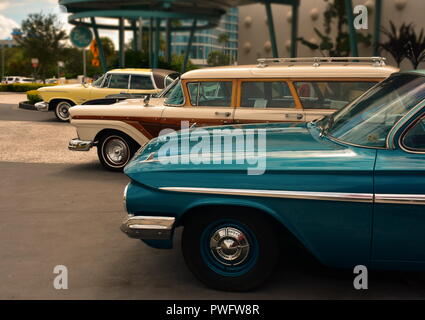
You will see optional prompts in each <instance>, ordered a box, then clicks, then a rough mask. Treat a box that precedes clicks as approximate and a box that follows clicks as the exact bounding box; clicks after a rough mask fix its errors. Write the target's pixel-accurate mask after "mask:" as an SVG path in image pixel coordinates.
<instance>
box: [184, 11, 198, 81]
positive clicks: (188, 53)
mask: <svg viewBox="0 0 425 320" xmlns="http://www.w3.org/2000/svg"><path fill="white" fill-rule="evenodd" d="M196 23H197V21H196V19H195V20H193V23H192V28H190V34H189V40H188V41H187V48H186V53H185V55H184V60H183V65H182V73H184V72H186V68H187V62H188V61H189V55H190V50H191V49H192V41H193V36H194V34H195V29H196Z"/></svg>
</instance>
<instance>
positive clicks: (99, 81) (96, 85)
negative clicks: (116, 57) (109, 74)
mask: <svg viewBox="0 0 425 320" xmlns="http://www.w3.org/2000/svg"><path fill="white" fill-rule="evenodd" d="M103 79H105V74H104V75H103V76H101V77H100V78H99V79H97V80H96V81H94V82H93V87H98V88H99V87H100V86H101V85H102V82H103Z"/></svg>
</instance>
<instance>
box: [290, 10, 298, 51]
mask: <svg viewBox="0 0 425 320" xmlns="http://www.w3.org/2000/svg"><path fill="white" fill-rule="evenodd" d="M298 8H299V6H298V4H294V5H292V22H291V58H295V57H296V56H297V36H298Z"/></svg>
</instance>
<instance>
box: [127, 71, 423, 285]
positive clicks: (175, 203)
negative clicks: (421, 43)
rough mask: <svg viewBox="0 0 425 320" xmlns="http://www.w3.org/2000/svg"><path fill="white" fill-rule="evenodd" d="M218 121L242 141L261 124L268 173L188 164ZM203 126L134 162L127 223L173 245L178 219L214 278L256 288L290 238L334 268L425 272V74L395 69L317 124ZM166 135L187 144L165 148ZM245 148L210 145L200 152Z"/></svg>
mask: <svg viewBox="0 0 425 320" xmlns="http://www.w3.org/2000/svg"><path fill="white" fill-rule="evenodd" d="M217 129H220V130H225V129H227V131H226V132H232V134H233V136H232V139H234V141H238V139H240V138H246V139H247V138H248V137H247V135H248V132H250V130H251V131H252V130H254V131H255V130H256V131H257V132H260V131H261V132H263V133H264V135H265V136H264V138H265V139H264V140H265V141H266V148H265V149H264V152H261V153H259V154H257V156H258V158H257V160H259V161H260V160H261V161H262V163H265V164H266V166H265V169H264V170H263V172H257V174H249V173H248V171H249V169H250V166H252V164H250V163H249V161H245V162H243V161H227V162H225V163H220V164H217V163H215V162H214V161H188V160H192V157H191V155H189V153H190V152H192V153H193V152H194V151H193V147H195V145H196V143H197V141H200V138H202V136H203V135H204V136H207V135H211V134H212V133H213V132H214V130H216V131H217ZM196 130H198V129H197V128H191V129H190V130H187V131H185V132H184V133H181V132H179V133H169V134H168V135H163V136H160V137H158V138H156V139H154V140H152V141H151V142H149V143H148V144H147V145H145V146H144V147H143V148H141V149H140V150H139V151H138V152H137V154H136V155H135V157H134V158H133V160H132V161H131V162H130V163H129V164H128V165H127V167H126V168H125V174H126V175H128V176H129V177H130V178H131V182H130V183H129V184H128V186H127V187H126V190H125V195H124V198H125V200H124V201H125V206H126V210H127V212H128V217H127V219H126V220H125V221H124V222H123V224H122V226H121V230H122V231H123V232H125V233H126V234H127V235H128V236H130V237H132V238H137V239H141V240H143V241H144V242H145V243H147V244H148V245H150V246H153V247H156V248H170V247H171V246H172V240H173V234H174V231H175V229H176V228H177V227H180V226H182V227H183V234H182V250H183V255H184V259H185V261H186V263H187V265H188V267H189V269H190V270H191V271H192V272H193V274H194V275H195V276H196V277H197V278H198V279H199V280H201V281H202V282H203V283H205V284H206V285H208V286H209V287H212V288H216V289H221V290H228V291H244V290H250V289H253V288H255V287H257V286H259V285H260V284H262V283H263V282H264V281H265V280H266V279H267V278H268V277H269V276H270V274H271V273H272V272H273V270H274V267H275V265H276V262H277V259H278V256H279V254H281V252H280V251H281V250H282V249H281V248H282V246H281V244H282V241H283V243H284V242H285V241H292V240H295V241H296V242H298V243H299V244H300V245H302V246H303V247H304V248H305V249H306V250H307V251H308V252H310V253H311V254H312V255H313V256H314V257H315V258H316V259H317V260H319V261H320V262H321V263H323V264H325V265H327V266H332V267H338V268H353V267H355V266H357V265H365V266H367V267H369V268H376V269H404V270H425V72H420V71H415V72H405V73H397V74H394V75H392V76H391V77H390V78H388V79H386V80H384V81H383V82H381V83H379V84H377V85H375V86H374V87H372V88H371V89H370V90H369V91H367V92H366V93H364V94H363V95H362V96H360V97H359V98H357V99H356V100H355V101H353V102H352V103H350V104H349V105H347V106H346V107H345V108H344V109H342V110H340V111H338V112H337V113H335V114H334V115H333V116H332V115H330V116H327V117H325V118H323V119H320V120H315V121H313V122H310V123H305V124H290V123H284V124H272V123H267V124H251V125H237V126H227V127H224V128H223V127H220V128H219V127H208V128H202V131H200V132H201V133H199V130H198V135H197V136H196V138H193V137H192V136H191V134H192V133H194V132H195V131H196ZM232 130H233V131H232ZM222 132H224V131H222ZM212 141H213V140H211V141H210V142H211V143H213V142H212ZM239 141H242V140H239ZM254 142H255V145H258V146H260V144H259V142H260V134H258V136H256V138H255V141H254ZM169 143H172V144H173V145H174V146H185V148H177V147H176V148H169V149H168V151H166V152H165V153H164V146H165V145H166V144H169ZM204 146H205V145H204ZM229 150H230V151H229ZM198 151H199V149H198ZM242 153H244V150H242V149H241V148H238V147H237V146H236V147H234V148H233V147H232V149H229V148H227V149H226V147H224V148H219V149H217V148H211V149H210V151H209V153H207V157H205V155H204V158H203V159H204V160H205V159H206V160H208V159H207V158H208V156H210V159H220V158H221V159H223V158H226V157H227V158H226V159H227V160H229V159H233V160H235V159H238V156H240V155H241V154H242ZM245 154H246V152H245ZM252 154H255V152H254V153H252ZM252 154H251V155H250V156H252ZM165 156H167V157H168V158H167V161H168V162H167V161H163V160H164V159H162V158H164V157H165ZM161 157H162V158H161ZM176 159H177V160H179V161H175V160H176ZM283 254H284V252H283ZM289 258H290V257H288V259H289Z"/></svg>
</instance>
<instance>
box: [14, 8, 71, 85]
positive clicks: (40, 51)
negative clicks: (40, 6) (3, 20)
mask: <svg viewBox="0 0 425 320" xmlns="http://www.w3.org/2000/svg"><path fill="white" fill-rule="evenodd" d="M21 29H22V36H20V37H19V38H18V39H17V41H18V43H19V44H20V46H21V47H22V48H23V50H24V53H25V56H26V57H27V58H28V60H29V59H31V58H38V60H39V66H38V68H37V69H36V70H35V73H36V74H35V76H39V77H41V78H43V79H45V78H47V77H48V76H51V75H52V74H53V75H54V74H56V68H57V62H58V60H61V59H62V53H63V49H64V47H65V43H64V40H66V39H68V36H67V34H66V32H65V31H64V30H63V26H62V24H61V23H60V22H59V20H58V17H57V16H56V15H54V14H48V15H44V14H43V13H35V14H29V15H28V18H27V19H25V20H24V21H22V27H21ZM28 63H30V61H28Z"/></svg>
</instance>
